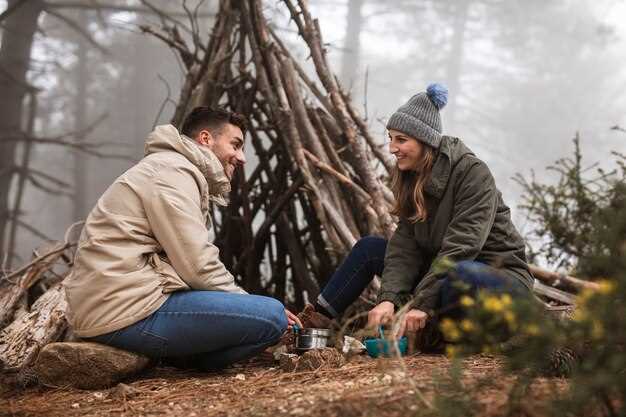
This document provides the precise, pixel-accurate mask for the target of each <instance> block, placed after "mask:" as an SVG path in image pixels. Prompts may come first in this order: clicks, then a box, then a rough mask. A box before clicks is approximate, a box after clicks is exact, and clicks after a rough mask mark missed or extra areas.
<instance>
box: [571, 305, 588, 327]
mask: <svg viewBox="0 0 626 417" xmlns="http://www.w3.org/2000/svg"><path fill="white" fill-rule="evenodd" d="M587 317H588V315H587V311H585V309H584V308H582V307H581V306H576V309H575V310H574V314H573V315H572V320H574V321H575V322H577V323H582V322H583V321H585V320H587Z"/></svg>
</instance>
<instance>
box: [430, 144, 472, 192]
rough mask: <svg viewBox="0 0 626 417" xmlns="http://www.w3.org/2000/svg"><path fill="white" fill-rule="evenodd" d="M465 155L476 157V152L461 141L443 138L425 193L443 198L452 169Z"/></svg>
mask: <svg viewBox="0 0 626 417" xmlns="http://www.w3.org/2000/svg"><path fill="white" fill-rule="evenodd" d="M465 155H474V152H472V151H471V149H470V148H468V147H467V146H465V144H464V143H463V142H462V141H461V139H459V138H455V137H452V136H443V137H442V138H441V146H440V147H439V152H438V154H437V159H435V163H434V164H433V170H432V173H431V176H430V179H429V180H428V182H427V183H426V185H424V191H425V192H427V193H428V194H430V195H432V196H434V197H436V198H441V197H442V196H443V192H444V191H445V189H446V186H447V185H448V180H449V179H450V174H451V173H452V169H453V168H454V166H455V165H456V164H457V162H459V161H460V160H461V159H462V158H463V157H464V156H465Z"/></svg>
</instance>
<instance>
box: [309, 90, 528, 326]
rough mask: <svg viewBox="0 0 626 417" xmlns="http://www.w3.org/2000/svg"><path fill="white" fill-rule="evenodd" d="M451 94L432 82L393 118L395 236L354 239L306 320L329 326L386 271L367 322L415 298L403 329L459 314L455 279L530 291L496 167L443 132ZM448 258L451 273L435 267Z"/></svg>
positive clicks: (472, 286)
mask: <svg viewBox="0 0 626 417" xmlns="http://www.w3.org/2000/svg"><path fill="white" fill-rule="evenodd" d="M447 96H448V91H447V89H446V88H445V87H443V86H442V85H440V84H432V85H430V86H429V87H428V89H427V90H426V92H421V93H419V94H417V95H415V96H413V97H412V98H411V99H410V100H409V101H408V102H407V103H406V104H405V105H403V106H402V107H400V108H399V109H398V110H397V111H396V112H395V113H394V114H393V115H392V116H391V118H390V119H389V122H388V123H387V130H388V132H389V139H390V143H389V150H390V152H391V153H392V154H393V155H394V156H395V157H396V160H397V164H396V167H395V171H394V173H393V176H392V190H393V193H394V197H395V202H394V206H393V210H392V213H393V214H395V215H396V216H398V218H399V222H398V227H397V229H396V231H395V232H394V234H393V236H392V237H391V239H390V240H389V242H387V241H386V240H384V239H382V238H379V237H365V238H363V239H361V240H359V241H358V242H357V243H356V245H355V246H354V248H353V249H352V251H351V252H350V254H349V255H348V257H347V259H346V260H345V261H344V262H343V263H342V265H341V266H340V267H339V269H338V270H337V271H336V272H335V274H334V275H333V276H332V277H331V279H330V280H329V282H328V284H327V285H326V287H325V288H324V290H323V291H322V293H321V294H320V296H319V297H318V299H317V302H316V304H315V306H307V308H305V311H304V312H303V314H302V316H301V317H302V318H304V319H305V321H306V322H307V323H311V322H313V324H315V325H322V324H328V322H329V320H324V318H334V317H337V316H339V315H340V314H341V313H342V312H343V311H344V310H345V309H346V308H347V307H348V306H349V305H350V304H351V303H352V302H353V301H354V300H356V299H357V297H358V296H359V294H360V293H361V291H362V290H363V289H364V288H365V287H366V286H367V285H368V284H369V282H370V281H371V280H372V278H373V277H374V275H378V276H381V277H382V286H381V289H380V292H379V294H378V304H377V305H376V307H374V308H373V309H372V310H371V311H370V312H369V315H368V322H369V325H372V326H377V325H379V324H382V323H385V322H388V321H390V320H391V318H392V317H393V315H394V312H396V311H397V310H398V309H399V308H400V307H402V306H404V305H405V304H406V303H409V302H410V303H411V308H410V310H409V311H408V312H407V314H406V315H404V318H403V320H402V322H401V323H400V334H399V335H402V334H404V333H405V331H408V332H417V331H419V330H420V329H423V328H424V327H425V326H426V325H427V323H429V324H435V323H436V321H437V319H438V318H440V317H441V316H449V317H453V318H458V317H459V316H460V314H462V311H461V310H460V308H458V307H457V306H458V300H459V298H460V296H461V294H460V290H459V289H458V287H459V286H458V285H452V284H453V282H454V281H455V280H460V281H462V282H465V283H466V284H468V285H467V286H466V288H469V291H468V292H469V293H471V294H476V292H477V291H478V290H479V289H489V290H493V291H497V292H506V293H509V294H511V295H512V296H524V295H528V294H530V289H531V288H532V282H533V277H532V275H531V274H530V272H529V269H528V265H527V263H526V256H525V250H524V248H525V246H524V241H523V240H522V237H521V236H520V234H519V233H518V231H517V230H516V229H515V226H514V225H513V223H512V222H511V216H510V210H509V208H508V207H507V206H506V205H505V204H504V202H503V201H502V196H501V194H500V191H498V189H497V188H496V184H495V182H494V179H493V177H492V175H491V172H490V171H489V168H488V167H487V165H486V164H485V163H484V162H483V161H481V160H480V159H478V158H477V157H476V156H475V155H474V153H473V152H472V151H471V150H470V149H468V148H467V147H466V146H465V145H464V144H463V142H462V141H461V140H460V139H458V138H454V137H449V136H442V134H441V117H440V114H439V111H440V110H441V109H442V108H443V107H444V106H445V104H446V102H447ZM443 259H449V260H452V261H454V262H456V263H457V264H456V268H455V270H454V273H452V274H438V273H437V268H436V266H437V264H438V263H439V262H440V261H441V260H443ZM464 293H466V292H464ZM307 323H305V326H306V325H307ZM428 327H429V328H431V329H436V328H437V326H428Z"/></svg>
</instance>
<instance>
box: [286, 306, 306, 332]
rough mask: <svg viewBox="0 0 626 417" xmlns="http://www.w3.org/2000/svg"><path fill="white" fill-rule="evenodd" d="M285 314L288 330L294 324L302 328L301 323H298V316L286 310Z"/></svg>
mask: <svg viewBox="0 0 626 417" xmlns="http://www.w3.org/2000/svg"><path fill="white" fill-rule="evenodd" d="M285 314H286V315H287V324H288V327H289V328H292V327H293V325H294V324H297V325H298V327H300V328H302V323H301V322H300V319H299V318H298V316H296V315H295V314H293V313H292V312H291V311H289V310H287V309H285Z"/></svg>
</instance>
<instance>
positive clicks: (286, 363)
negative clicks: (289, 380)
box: [278, 353, 300, 372]
mask: <svg viewBox="0 0 626 417" xmlns="http://www.w3.org/2000/svg"><path fill="white" fill-rule="evenodd" d="M298 359H300V358H299V357H298V355H296V354H295V353H281V354H280V355H279V356H278V361H279V362H280V369H282V370H283V371H285V372H292V371H295V369H296V366H298Z"/></svg>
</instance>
